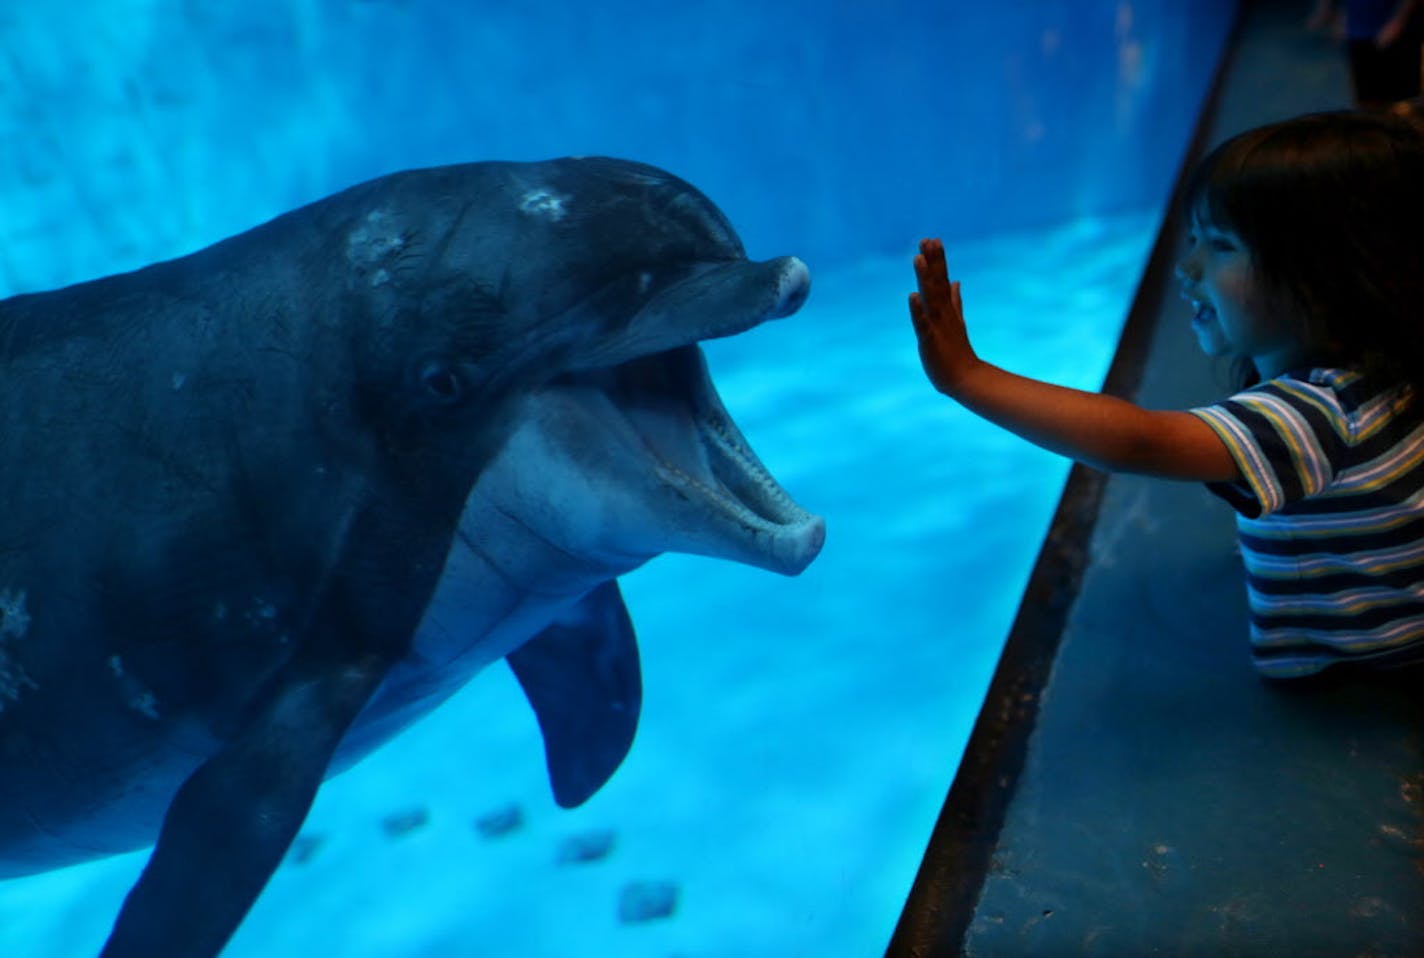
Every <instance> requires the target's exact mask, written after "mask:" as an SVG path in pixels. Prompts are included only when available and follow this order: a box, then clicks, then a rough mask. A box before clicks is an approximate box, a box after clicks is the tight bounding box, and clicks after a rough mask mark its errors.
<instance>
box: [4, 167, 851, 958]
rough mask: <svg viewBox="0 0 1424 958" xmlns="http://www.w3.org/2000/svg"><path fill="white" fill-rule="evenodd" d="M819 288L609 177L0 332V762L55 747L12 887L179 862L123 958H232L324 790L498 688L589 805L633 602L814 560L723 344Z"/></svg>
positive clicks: (720, 229) (22, 824)
mask: <svg viewBox="0 0 1424 958" xmlns="http://www.w3.org/2000/svg"><path fill="white" fill-rule="evenodd" d="M809 289H810V274H809V271H808V270H807V268H806V266H805V264H804V263H802V262H801V261H800V260H798V259H796V258H795V257H791V256H782V257H777V258H774V259H769V260H765V261H754V260H750V259H748V258H747V256H746V251H745V249H744V248H743V246H742V243H741V240H740V239H739V238H738V237H737V234H736V232H735V230H733V228H732V226H731V224H730V223H729V222H728V221H727V219H726V217H725V216H723V214H722V213H721V211H720V210H718V209H717V207H716V206H715V205H713V204H712V202H711V201H710V200H708V199H707V198H706V197H705V196H703V195H702V194H701V193H699V192H698V191H697V190H696V189H695V188H693V187H692V186H691V185H689V184H688V183H686V182H684V181H683V180H680V179H678V178H677V177H675V176H673V175H671V174H669V173H666V172H664V171H662V170H658V169H656V168H654V167H650V166H646V165H644V164H641V163H635V162H630V161H625V160H614V159H608V158H603V157H586V158H578V159H561V160H550V161H545V162H540V163H503V162H491V163H470V164H463V165H459V166H448V167H436V168H431V169H425V170H415V171H409V172H405V173H396V174H392V175H390V176H386V177H381V178H380V179H377V180H373V181H370V182H368V183H364V184H360V185H357V186H355V187H352V188H351V189H349V190H346V191H344V192H342V193H339V194H337V195H335V196H332V197H328V198H327V199H324V200H320V201H318V202H316V203H313V204H310V205H309V206H306V207H302V208H301V209H297V210H293V211H292V212H290V213H287V214H284V215H283V216H280V217H278V218H277V219H275V220H273V221H271V222H269V223H267V224H264V225H262V226H258V227H256V228H255V229H252V230H250V231H248V232H247V233H244V234H241V235H239V236H235V237H233V238H231V239H228V240H224V241H223V242H221V243H218V244H216V245H214V246H212V247H209V248H208V249H205V250H200V251H199V252H197V253H194V254H191V255H190V256H186V257H183V258H181V259H178V260H173V261H170V262H167V263H159V264H155V265H153V266H150V267H147V268H145V269H141V270H137V271H135V272H132V273H126V274H122V275H118V276H111V277H107V278H104V279H99V280H94V281H91V282H88V283H81V284H78V285H76V286H71V287H67V288H64V289H59V290H54V291H51V292H46V293H35V294H26V295H22V296H16V297H12V298H10V299H6V300H0V462H5V463H25V464H26V467H25V468H23V469H16V468H9V469H3V470H0V502H3V503H5V506H6V508H5V509H4V510H0V542H24V543H26V547H25V548H24V549H3V550H0V586H3V588H0V741H6V740H13V739H12V737H18V738H22V739H26V740H31V741H33V742H35V743H37V744H36V747H34V748H31V749H27V750H25V751H24V752H23V753H21V754H15V755H10V754H7V756H6V759H5V767H4V769H3V776H4V778H3V783H4V786H5V787H4V790H3V791H0V796H3V797H0V878H6V877H12V876H16V875H24V874H32V873H34V872H39V871H44V870H47V869H51V868H57V867H61V866H63V865H67V864H71V863H73V862H77V861H82V860H85V859H87V858H93V857H98V856H101V855H106V854H114V853H118V852H123V851H128V850H132V849H136V848H142V847H145V846H148V845H154V848H153V853H152V855H151V857H150V859H149V862H148V864H147V867H146V868H145V869H144V871H143V874H142V875H141V876H140V878H139V880H138V882H137V883H136V884H135V885H134V887H133V889H132V890H131V891H130V893H129V895H128V897H127V899H126V900H125V902H124V904H123V907H122V909H121V910H120V912H119V915H118V917H117V920H116V921H115V924H114V928H113V931H112V933H111V934H110V936H109V939H108V941H107V942H106V944H105V945H104V948H103V952H102V956H103V958H153V956H155V955H178V954H182V955H184V956H187V958H205V956H206V958H211V956H215V955H217V954H218V953H219V952H221V950H222V949H223V947H224V945H225V943H226V942H227V940H228V938H229V937H230V936H231V934H232V933H233V931H234V930H235V929H236V928H237V926H238V925H239V924H240V923H241V921H242V920H243V917H244V916H245V915H246V913H247V911H248V909H249V908H250V907H251V905H252V903H253V901H254V900H255V899H256V898H257V896H258V895H259V894H261V892H262V889H263V888H264V886H265V885H266V883H267V881H268V879H269V878H270V876H271V874H272V871H273V870H274V869H275V868H276V867H277V866H278V864H279V863H280V862H281V861H282V860H283V859H284V858H286V857H287V856H288V854H289V851H290V850H291V849H292V847H293V842H294V841H297V836H298V833H299V831H300V829H301V827H302V823H303V821H304V819H305V817H306V814H307V810H308V809H309V807H310V805H311V802H312V800H313V798H314V796H315V794H316V791H317V789H318V788H319V786H320V784H321V782H322V781H323V780H324V779H326V778H327V777H329V776H331V775H333V774H336V773H338V772H339V771H341V770H343V769H345V768H347V767H349V766H350V765H351V764H353V763H354V762H356V761H358V760H360V759H361V758H362V757H363V756H365V755H367V754H369V753H370V752H371V751H372V750H373V749H375V748H378V747H379V746H380V745H382V744H383V743H385V742H386V741H388V740H389V739H391V738H392V737H393V736H395V735H396V734H398V733H399V732H400V731H401V730H402V729H404V728H405V727H406V726H408V725H409V724H410V723H411V722H413V721H415V720H416V719H417V718H419V717H420V716H421V715H423V714H425V713H427V712H429V711H430V710H431V709H433V708H435V707H437V706H438V705H439V704H440V703H442V702H443V701H445V700H446V699H447V698H449V696H451V695H453V694H454V693H455V692H456V691H457V690H458V689H460V688H461V687H462V686H463V685H465V684H466V683H467V682H468V681H469V679H470V678H471V677H472V676H474V675H476V674H478V673H479V672H480V671H481V670H482V669H484V668H485V667H487V666H489V665H492V664H494V663H497V662H500V661H501V660H502V661H504V662H506V663H508V665H509V667H510V668H511V669H512V670H513V672H514V675H515V678H516V679H517V681H518V683H519V685H520V687H521V689H522V690H523V691H524V694H525V697H526V698H527V699H528V701H529V703H530V705H531V707H532V709H533V712H534V718H535V720H536V721H537V723H538V726H539V730H540V733H541V736H542V738H543V742H544V750H545V761H546V766H547V771H548V776H549V782H550V786H551V788H552V790H553V794H554V798H555V800H556V802H557V803H558V804H559V805H561V806H564V807H573V806H577V805H579V804H581V803H583V802H584V801H586V800H587V799H588V798H589V797H590V796H592V795H593V794H594V793H595V792H597V791H598V789H600V788H601V787H602V786H603V784H604V783H605V782H607V781H608V779H609V777H610V776H612V775H613V774H614V772H615V771H616V770H617V768H618V767H619V765H620V764H621V763H622V761H623V758H624V756H626V755H627V753H628V750H629V749H630V748H631V747H632V743H633V738H634V734H635V732H636V729H637V724H638V718H639V714H640V711H641V705H642V676H641V668H640V664H639V652H638V646H637V637H636V635H635V631H634V628H633V623H632V617H631V615H630V613H629V610H628V609H627V607H626V605H625V604H624V602H623V597H622V594H621V592H620V590H619V588H618V581H617V580H618V577H619V576H620V575H622V574H624V573H626V572H629V571H631V570H633V569H635V568H637V567H638V566H640V565H642V564H643V563H645V562H647V561H648V560H649V559H652V558H654V557H655V556H657V555H659V554H661V553H663V552H685V553H695V554H699V555H705V556H711V557H714V558H721V559H727V560H729V561H734V562H741V563H745V564H749V565H754V566H757V567H760V568H763V569H767V570H770V571H773V572H777V573H781V574H786V575H796V574H798V573H800V572H801V571H802V570H804V569H805V568H806V567H807V566H808V565H809V564H810V563H811V562H812V561H813V560H814V559H815V557H816V555H817V554H818V553H819V552H820V549H821V546H822V544H823V542H824V538H825V523H824V521H823V520H822V519H821V518H820V517H819V516H816V515H813V514H812V513H809V512H807V511H806V510H804V509H802V508H801V507H800V506H799V505H797V504H796V502H795V501H794V500H793V499H792V497H791V496H790V494H789V493H787V492H786V490H784V489H782V488H781V487H780V485H778V484H777V483H776V481H775V480H774V479H773V478H772V477H771V473H770V471H769V470H767V469H766V467H765V466H763V465H762V463H761V461H760V460H759V459H758V458H757V456H756V455H755V453H754V452H753V451H752V450H751V447H750V444H749V443H747V441H746V440H745V438H744V437H742V435H741V433H740V432H739V431H738V430H737V428H736V426H735V424H734V422H733V421H732V418H731V416H730V414H729V413H728V412H727V411H726V409H725V408H724V407H723V406H722V403H721V400H720V399H719V398H718V396H717V392H716V389H715V387H714V386H713V384H712V380H711V377H710V375H709V372H708V369H707V363H706V360H705V357H704V356H703V354H702V352H701V349H700V346H699V344H700V342H701V341H703V340H707V339H713V338H718V337H724V336H733V335H737V334H739V333H742V332H745V331H747V330H749V329H752V328H753V327H755V326H757V325H759V324H761V323H763V322H766V321H769V320H773V319H779V318H781V317H785V316H789V315H791V314H793V313H795V312H796V311H797V310H798V309H800V307H801V305H802V304H803V303H804V302H805V300H806V297H807V295H808V294H809ZM179 391H181V396H182V401H181V402H175V401H174V394H175V392H179ZM76 449H82V450H83V451H84V455H83V456H82V458H79V457H76V456H75V454H74V450H76ZM79 462H82V463H83V464H84V465H83V467H82V468H79V467H78V466H77V463H79ZM36 530H42V532H41V533H39V534H37V533H36ZM476 545H477V547H476ZM20 584H23V585H24V588H23V589H19V588H17V586H18V585H20ZM32 610H43V614H42V615H41V614H35V615H34V616H33V618H32V617H31V611H32ZM672 638H675V637H672ZM96 666H97V667H96ZM116 690H117V693H118V694H115V692H116ZM709 694H710V693H709ZM74 702H84V703H86V706H85V708H83V709H82V710H75V709H73V708H72V707H70V705H71V703H74ZM6 706H9V707H6ZM57 716H65V717H66V720H65V721H55V718H56V717H57ZM42 717H43V718H42ZM27 722H33V723H38V722H43V723H44V724H43V727H42V729H41V728H38V727H36V728H34V729H31V728H28V727H27V726H26V723H27ZM41 731H42V733H43V734H38V733H39V732H41ZM85 755H103V756H104V761H102V762H98V763H94V764H92V765H91V764H85V765H84V766H83V767H75V766H74V762H75V757H76V756H85ZM56 768H72V769H73V771H74V774H62V775H56V774H55V769H56ZM415 821H416V820H415V818H411V819H409V820H404V819H403V820H401V821H399V822H395V823H394V824H393V825H392V826H391V827H392V828H395V829H396V830H397V831H399V830H401V829H403V828H406V827H408V826H409V827H415ZM518 824H519V817H518V815H517V813H516V814H513V815H505V816H503V817H501V818H498V819H497V820H492V821H489V822H484V823H482V824H481V826H480V827H481V829H482V833H484V834H487V835H495V834H503V833H505V832H508V831H510V830H512V829H514V828H517V827H518ZM155 842H156V844H154V843H155ZM307 844H309V843H307ZM304 850H305V851H304ZM310 851H311V849H310V848H309V847H307V845H306V844H303V843H300V842H298V845H297V854H298V855H301V854H304V853H305V854H309V853H310ZM580 854H585V853H580ZM587 854H593V853H592V852H588V853H587ZM663 892H664V893H663V894H662V895H661V896H654V897H656V898H657V901H656V902H655V903H654V904H655V905H656V906H657V907H654V908H652V909H651V911H652V912H658V911H664V910H666V909H667V908H668V907H669V902H670V900H671V898H670V896H669V895H667V894H666V889H664V890H663ZM638 910H639V911H640V912H641V911H642V910H644V909H642V908H641V907H640V909H638Z"/></svg>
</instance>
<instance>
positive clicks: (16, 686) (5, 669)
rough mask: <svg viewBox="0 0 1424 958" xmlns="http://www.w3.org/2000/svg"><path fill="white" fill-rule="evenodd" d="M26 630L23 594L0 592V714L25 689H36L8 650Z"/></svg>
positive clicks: (27, 674) (26, 620) (28, 617)
mask: <svg viewBox="0 0 1424 958" xmlns="http://www.w3.org/2000/svg"><path fill="white" fill-rule="evenodd" d="M29 630H30V615H29V612H27V611H26V610H25V593H24V591H22V590H21V591H8V590H7V591H5V592H0V711H4V709H5V703H6V702H16V701H18V700H19V698H20V695H21V693H23V692H24V691H25V690H26V689H36V688H39V686H38V685H36V684H35V681H34V679H32V678H30V676H29V673H27V672H26V671H25V667H24V666H23V665H21V664H20V662H19V660H18V659H17V658H16V657H15V656H14V655H13V654H12V653H11V651H10V649H9V648H8V647H9V646H11V644H12V643H14V642H17V641H19V640H20V639H23V638H24V637H25V633H26V632H28V631H29Z"/></svg>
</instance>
